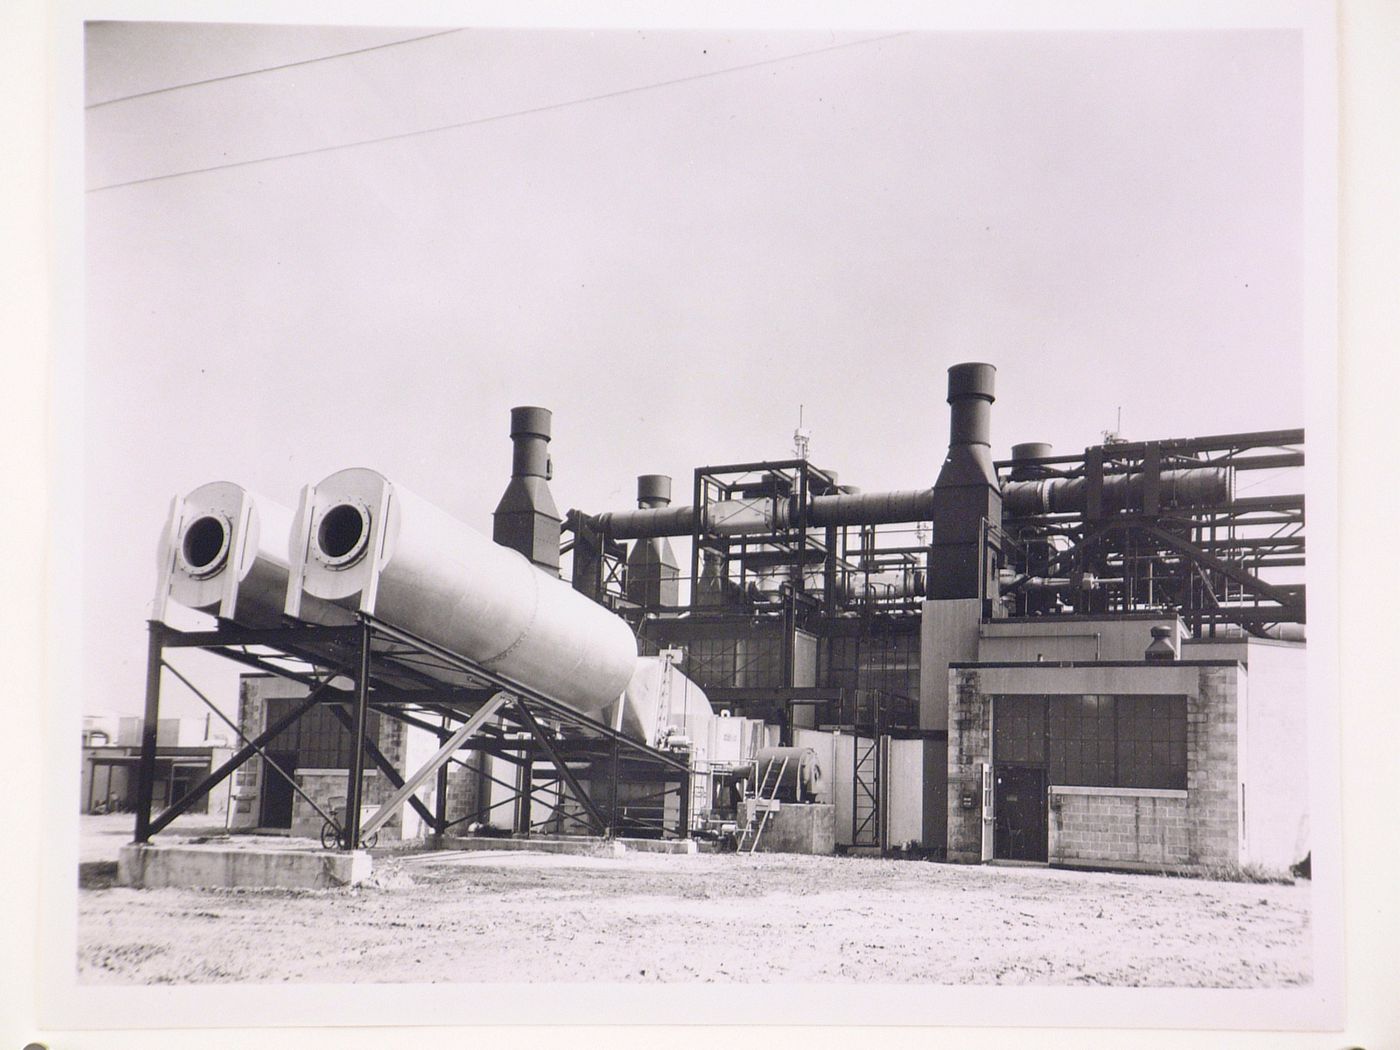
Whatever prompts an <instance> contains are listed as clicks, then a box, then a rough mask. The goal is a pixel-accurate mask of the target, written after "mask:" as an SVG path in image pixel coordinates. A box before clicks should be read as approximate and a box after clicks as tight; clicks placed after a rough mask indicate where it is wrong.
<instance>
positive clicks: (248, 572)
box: [152, 481, 292, 627]
mask: <svg viewBox="0 0 1400 1050" xmlns="http://www.w3.org/2000/svg"><path fill="white" fill-rule="evenodd" d="M291 528H292V512H291V511H290V510H288V509H287V508H286V507H284V506H282V505H281V504H279V503H275V502H274V501H272V500H270V499H267V498H266V497H264V496H257V495H254V494H253V493H251V492H249V491H248V490H247V489H245V488H243V487H241V486H239V485H235V484H234V483H233V482H231V481H212V482H210V483H209V484H207V485H201V486H199V488H197V489H195V490H194V491H193V492H191V493H190V494H189V495H187V496H184V497H183V498H181V497H179V496H177V497H176V498H175V499H173V500H171V503H170V513H169V515H168V516H167V518H166V522H165V528H164V530H163V531H162V532H161V538H160V543H159V546H158V553H157V558H158V559H159V560H158V582H157V584H156V598H155V605H154V607H153V611H152V618H153V619H156V620H165V618H166V612H167V611H168V603H169V602H171V601H175V602H178V603H179V604H180V605H183V606H185V607H187V608H190V609H195V610H198V611H199V612H204V613H209V614H211V615H214V616H217V617H219V618H220V619H224V620H230V621H233V622H235V623H240V624H243V625H244V626H247V627H268V626H274V625H276V624H278V623H279V622H280V621H281V617H282V603H283V600H284V597H285V595H286V591H287V536H288V534H289V533H290V532H291Z"/></svg>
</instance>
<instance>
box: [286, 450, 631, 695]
mask: <svg viewBox="0 0 1400 1050" xmlns="http://www.w3.org/2000/svg"><path fill="white" fill-rule="evenodd" d="M292 535H293V537H294V539H293V543H294V550H298V551H299V552H302V557H301V559H300V562H301V563H300V564H298V565H294V573H293V576H292V579H291V581H290V583H289V584H288V588H287V606H286V612H287V614H288V615H291V616H304V615H305V608H304V606H303V604H302V598H303V596H304V595H310V596H313V597H316V598H320V599H323V600H325V601H327V602H333V603H335V604H336V605H338V606H341V607H343V608H344V609H347V610H358V611H361V612H366V613H371V614H373V615H375V616H378V617H379V618H380V619H383V620H386V621H388V622H389V623H391V624H394V625H395V626H397V627H401V628H403V629H404V630H406V631H410V632H412V633H414V634H416V635H418V636H420V637H422V638H424V639H426V640H427V641H429V642H433V643H435V644H437V645H441V646H443V647H445V648H447V649H451V650H452V651H454V652H457V653H460V654H461V655H462V656H465V657H467V658H468V659H469V660H472V661H474V662H476V663H478V664H480V665H482V666H483V667H485V668H486V669H488V670H491V671H495V672H497V673H499V674H500V675H502V676H504V677H505V678H507V679H509V680H511V681H513V682H517V683H519V684H521V685H523V686H527V687H529V688H531V689H534V690H536V691H538V692H540V693H543V694H544V695H545V696H548V697H551V698H552V699H554V700H557V701H559V702H561V703H564V704H566V705H568V706H570V707H572V708H573V709H574V710H576V711H580V712H582V713H583V714H585V715H590V716H597V715H598V714H599V713H600V712H601V711H602V710H603V709H604V708H605V707H607V706H609V705H611V704H612V703H613V702H614V701H615V700H617V698H618V697H619V696H620V695H621V694H622V690H623V689H624V688H625V687H626V686H627V683H628V681H629V680H630V679H631V677H632V673H633V671H634V670H635V669H636V665H637V640H636V636H635V635H633V633H632V630H631V628H629V627H628V626H627V624H626V623H624V622H623V621H622V620H621V619H620V618H619V617H617V616H615V615H613V614H612V613H611V612H609V611H608V610H607V609H605V608H603V607H602V606H601V605H598V604H597V603H595V602H591V601H589V600H588V599H587V598H586V597H584V596H583V595H581V594H579V593H578V592H577V591H575V590H574V589H573V588H571V587H570V586H569V585H568V584H567V583H564V582H563V581H561V580H559V579H557V578H556V577H554V576H551V575H550V574H549V573H547V572H544V571H542V570H541V569H538V568H536V567H535V566H534V565H532V564H531V563H530V562H529V561H528V560H527V559H526V558H525V557H524V556H523V555H521V554H520V553H519V552H517V551H515V550H512V549H510V548H507V547H504V546H501V545H500V544H498V543H493V542H491V540H489V539H487V538H486V537H485V536H483V535H482V534H481V533H479V532H477V531H476V530H475V529H473V528H471V527H470V526H468V525H466V524H464V523H462V522H460V521H458V520H456V519H455V518H453V517H451V516H450V515H448V514H447V513H446V512H444V511H442V510H440V509H439V508H437V507H435V506H433V505H432V504H430V503H429V502H427V501H426V500H424V499H422V498H420V497H418V496H416V495H414V494H413V493H411V492H409V491H407V490H406V489H404V488H403V487H401V486H399V485H396V484H394V483H392V482H391V481H389V479H388V478H385V477H384V476H383V475H381V474H379V473H376V472H375V471H373V470H367V469H364V468H352V469H350V470H342V471H339V472H338V473H335V474H332V475H330V476H329V477H328V478H326V479H324V480H323V481H321V482H319V483H317V484H316V485H314V486H309V487H308V488H307V489H306V490H305V491H304V492H303V494H302V499H301V506H300V509H299V510H298V512H297V517H296V522H295V524H294V526H293V533H292ZM422 670H423V671H424V672H425V673H427V674H430V675H433V676H434V677H439V678H442V679H443V680H444V681H454V680H455V678H456V672H453V671H450V670H447V669H445V668H444V669H440V670H435V669H433V668H431V667H428V666H424V667H423V668H422Z"/></svg>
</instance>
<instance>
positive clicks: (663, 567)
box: [627, 474, 681, 608]
mask: <svg viewBox="0 0 1400 1050" xmlns="http://www.w3.org/2000/svg"><path fill="white" fill-rule="evenodd" d="M670 505H671V479H670V478H669V477H667V476H666V475H665V474H643V475H641V476H640V477H638V478H637V507H638V509H639V510H651V509H659V508H661V507H669V506H670ZM627 597H628V598H630V599H632V601H634V602H636V603H637V604H639V605H642V606H644V607H647V608H651V607H654V606H659V605H665V606H675V605H679V604H680V603H681V570H680V563H679V562H677V561H676V555H675V552H674V551H673V550H672V549H671V541H670V540H668V539H667V538H666V537H665V536H655V537H652V538H650V539H639V540H637V541H636V542H634V543H633V544H632V550H631V553H629V554H628V555H627Z"/></svg>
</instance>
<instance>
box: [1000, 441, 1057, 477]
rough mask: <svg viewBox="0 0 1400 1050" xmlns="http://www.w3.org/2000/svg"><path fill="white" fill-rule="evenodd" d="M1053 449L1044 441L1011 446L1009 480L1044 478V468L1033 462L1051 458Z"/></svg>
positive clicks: (1053, 452) (1025, 442)
mask: <svg viewBox="0 0 1400 1050" xmlns="http://www.w3.org/2000/svg"><path fill="white" fill-rule="evenodd" d="M1054 454H1055V448H1054V446H1053V445H1049V444H1047V443H1046V442H1044V441H1023V442H1022V443H1021V444H1019V445H1012V446H1011V480H1012V481H1030V480H1032V479H1034V478H1042V477H1044V476H1045V468H1044V467H1042V466H1041V465H1040V464H1038V463H1036V462H1035V460H1038V459H1045V458H1046V457H1047V456H1053V455H1054Z"/></svg>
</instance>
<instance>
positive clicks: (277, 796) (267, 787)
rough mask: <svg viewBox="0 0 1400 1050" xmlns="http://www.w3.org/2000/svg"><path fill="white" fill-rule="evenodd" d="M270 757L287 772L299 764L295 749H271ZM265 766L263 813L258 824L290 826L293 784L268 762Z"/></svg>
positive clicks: (277, 826) (272, 826)
mask: <svg viewBox="0 0 1400 1050" xmlns="http://www.w3.org/2000/svg"><path fill="white" fill-rule="evenodd" d="M267 754H268V757H269V758H271V759H272V761H273V762H276V763H277V764H278V765H279V766H281V767H282V768H283V769H285V770H287V772H289V773H290V772H291V771H292V770H293V769H294V768H295V767H296V764H297V753H296V752H295V751H269V752H268V753H267ZM262 766H263V785H262V814H261V816H260V818H259V820H258V826H259V827H264V828H290V827H291V826H292V784H291V781H289V780H288V779H287V778H286V777H284V776H283V775H282V774H281V773H279V772H277V770H275V769H273V768H272V766H271V765H269V764H268V763H267V762H264V763H263V764H262Z"/></svg>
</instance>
